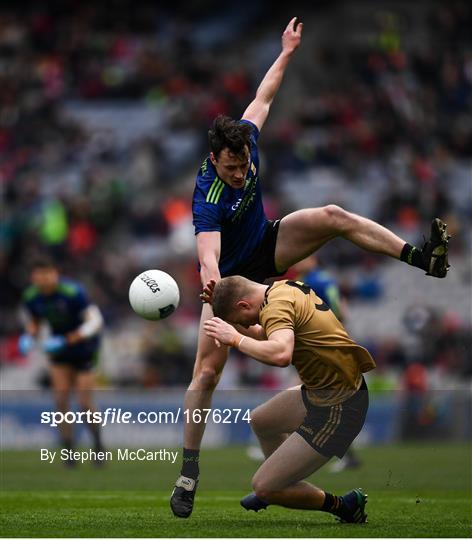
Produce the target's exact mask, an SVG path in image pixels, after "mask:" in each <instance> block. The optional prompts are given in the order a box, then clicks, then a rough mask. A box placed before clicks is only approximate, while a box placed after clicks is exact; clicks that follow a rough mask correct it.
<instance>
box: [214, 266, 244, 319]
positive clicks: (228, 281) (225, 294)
mask: <svg viewBox="0 0 472 540" xmlns="http://www.w3.org/2000/svg"><path fill="white" fill-rule="evenodd" d="M248 284H249V280H247V279H246V278H244V277H242V276H228V277H225V278H222V279H220V281H218V282H217V283H216V285H215V288H214V290H213V294H212V300H211V306H212V308H213V315H214V316H215V317H219V318H220V319H223V320H224V321H225V320H227V318H228V317H229V315H230V314H231V312H232V311H233V310H234V309H235V307H236V303H237V302H238V301H239V300H241V298H242V297H243V296H244V295H245V294H246V293H247V292H248Z"/></svg>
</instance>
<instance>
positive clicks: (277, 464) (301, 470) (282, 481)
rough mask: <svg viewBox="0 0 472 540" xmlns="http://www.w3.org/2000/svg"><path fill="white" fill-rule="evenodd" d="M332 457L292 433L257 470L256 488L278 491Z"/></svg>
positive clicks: (254, 484)
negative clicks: (324, 454)
mask: <svg viewBox="0 0 472 540" xmlns="http://www.w3.org/2000/svg"><path fill="white" fill-rule="evenodd" d="M329 460H330V458H328V457H325V456H322V455H321V454H320V453H319V452H317V451H316V450H314V449H313V448H312V447H311V446H310V445H309V444H308V443H307V442H306V441H305V439H303V437H301V436H300V435H299V434H298V433H292V435H290V437H288V439H287V440H286V441H285V442H283V443H282V444H281V445H280V446H279V447H278V448H277V450H275V452H274V453H273V454H272V455H271V456H270V457H268V458H267V459H266V460H265V461H264V463H263V464H262V465H261V466H260V467H259V469H258V470H257V471H256V474H255V475H254V477H253V480H252V483H253V487H254V489H256V491H257V490H263V491H277V490H280V489H284V488H286V487H288V486H290V485H292V484H295V483H296V482H299V481H300V480H304V479H305V478H307V477H308V476H310V474H313V473H314V472H315V471H317V470H318V469H319V468H320V467H322V466H323V465H324V464H325V463H327V462H328V461H329Z"/></svg>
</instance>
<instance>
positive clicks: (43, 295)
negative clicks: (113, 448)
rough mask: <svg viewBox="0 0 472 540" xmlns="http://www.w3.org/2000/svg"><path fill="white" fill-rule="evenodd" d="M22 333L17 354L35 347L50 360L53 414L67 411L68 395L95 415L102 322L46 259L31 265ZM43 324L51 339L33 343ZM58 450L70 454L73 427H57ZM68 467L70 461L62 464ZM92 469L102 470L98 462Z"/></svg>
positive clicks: (98, 446)
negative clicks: (95, 389)
mask: <svg viewBox="0 0 472 540" xmlns="http://www.w3.org/2000/svg"><path fill="white" fill-rule="evenodd" d="M23 307H24V313H25V318H26V325H25V332H24V334H22V335H21V336H20V339H19V341H18V348H19V350H20V352H21V353H22V354H25V355H26V354H28V353H29V352H30V351H31V349H32V348H33V347H35V346H36V345H39V346H41V348H42V349H43V351H44V352H45V353H46V354H47V355H48V356H49V360H50V376H51V383H52V388H53V391H54V396H55V401H56V406H57V410H58V411H61V412H63V413H65V412H66V411H68V410H69V409H68V407H69V400H70V395H71V393H72V390H74V389H75V390H76V393H77V401H78V404H79V406H80V408H81V410H83V411H89V410H90V411H94V410H95V409H94V406H93V402H92V393H93V389H94V387H95V373H94V367H95V365H96V362H97V357H98V349H99V341H100V331H101V329H102V326H103V319H102V315H101V313H100V310H99V308H98V307H97V306H96V305H94V304H91V303H90V301H89V299H88V297H87V294H86V292H85V290H84V288H83V287H82V285H80V284H79V283H77V282H75V281H72V280H70V279H66V278H64V277H62V276H60V275H59V270H58V268H57V266H56V265H55V264H54V263H53V262H52V261H50V260H49V259H47V258H44V259H38V260H37V261H36V262H34V264H33V265H32V271H31V285H30V286H29V287H28V288H27V289H26V290H25V292H24V293H23ZM43 323H47V324H48V326H49V329H50V331H51V335H50V336H49V337H47V338H46V339H45V340H43V341H42V342H41V343H38V338H39V333H40V328H41V325H42V324H43ZM88 427H89V429H90V432H91V435H92V437H93V442H94V449H95V451H96V452H99V451H101V450H102V443H101V437H100V428H99V425H98V424H93V423H89V424H88ZM59 429H60V433H61V438H62V445H63V447H64V448H66V449H69V450H70V449H72V447H73V440H72V436H73V433H72V425H71V424H68V423H66V422H62V423H61V424H60V425H59ZM65 464H66V465H70V466H73V465H74V464H75V462H74V461H72V460H67V461H65ZM95 464H96V465H101V464H102V463H101V462H99V461H96V462H95Z"/></svg>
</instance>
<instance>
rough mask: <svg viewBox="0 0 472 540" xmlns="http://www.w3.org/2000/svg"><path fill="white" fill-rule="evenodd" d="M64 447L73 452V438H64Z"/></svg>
mask: <svg viewBox="0 0 472 540" xmlns="http://www.w3.org/2000/svg"><path fill="white" fill-rule="evenodd" d="M62 446H63V447H64V448H65V449H66V450H72V437H62Z"/></svg>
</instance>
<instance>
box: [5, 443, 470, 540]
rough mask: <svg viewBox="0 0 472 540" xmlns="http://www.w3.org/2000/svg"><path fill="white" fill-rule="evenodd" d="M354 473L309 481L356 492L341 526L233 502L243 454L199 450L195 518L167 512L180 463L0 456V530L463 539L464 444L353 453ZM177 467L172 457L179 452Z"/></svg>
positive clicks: (247, 466) (243, 486) (246, 481)
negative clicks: (360, 507) (355, 519)
mask: <svg viewBox="0 0 472 540" xmlns="http://www.w3.org/2000/svg"><path fill="white" fill-rule="evenodd" d="M360 456H361V458H362V459H363V461H364V466H363V467H362V468H361V469H359V470H357V471H352V472H343V473H339V474H330V473H329V472H327V471H320V472H318V473H317V474H316V475H315V476H314V477H313V478H312V479H311V480H312V481H313V482H314V483H316V484H317V485H319V486H320V487H322V488H325V489H326V490H328V491H330V492H334V493H337V494H342V493H345V492H346V491H348V490H350V489H351V488H353V487H363V488H364V490H365V491H366V492H367V493H368V494H369V503H368V505H367V513H368V515H369V518H368V520H369V522H368V523H367V524H364V525H352V524H349V525H343V524H339V523H337V522H336V521H335V519H334V518H333V517H332V516H331V515H329V514H324V513H320V512H309V511H295V510H287V509H284V508H277V507H270V508H269V509H268V510H266V511H264V512H259V513H258V514H255V513H254V512H246V511H245V510H243V509H242V508H241V507H240V506H239V499H240V497H242V496H243V495H245V494H247V493H248V492H249V491H250V478H251V475H252V473H253V472H254V471H255V469H256V468H257V465H258V464H257V463H256V462H254V461H251V460H249V459H248V458H247V457H246V452H245V449H244V448H228V449H225V450H206V451H204V452H203V454H202V460H201V470H202V478H201V483H200V487H199V490H198V494H197V499H196V505H195V509H194V513H193V515H192V516H191V518H189V519H187V520H183V519H177V518H174V517H173V516H172V515H171V511H170V508H169V501H168V498H169V494H170V491H171V488H172V485H173V482H174V480H175V477H176V476H177V474H178V469H179V466H178V465H177V463H176V464H175V465H170V464H168V463H159V462H154V463H150V462H112V463H108V464H107V466H106V467H105V468H103V469H101V470H94V469H93V468H92V467H91V465H90V464H84V465H81V466H79V467H78V468H77V469H76V470H66V469H64V468H63V467H62V466H61V464H59V463H57V464H56V463H55V464H53V465H47V464H44V463H41V462H40V460H39V452H29V451H28V452H23V451H22V452H13V451H9V452H3V453H2V454H1V497H0V507H1V520H0V531H1V535H2V536H7V537H24V536H27V537H194V538H195V537H470V536H471V533H472V528H471V521H472V506H471V471H472V467H471V454H470V447H469V446H468V445H465V444H463V445H459V444H454V445H450V444H438V443H429V444H424V445H403V446H395V447H377V448H368V449H364V450H362V451H360ZM179 462H180V454H179Z"/></svg>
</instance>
